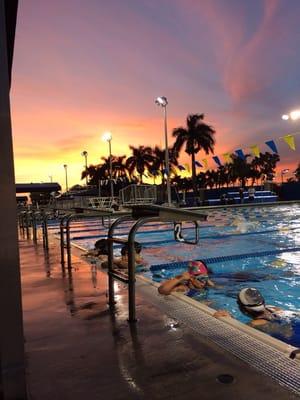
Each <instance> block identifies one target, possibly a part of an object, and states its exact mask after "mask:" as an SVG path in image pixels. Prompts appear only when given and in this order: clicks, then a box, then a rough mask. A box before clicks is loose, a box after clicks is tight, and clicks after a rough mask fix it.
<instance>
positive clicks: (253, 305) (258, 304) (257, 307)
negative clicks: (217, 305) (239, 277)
mask: <svg viewBox="0 0 300 400" xmlns="http://www.w3.org/2000/svg"><path fill="white" fill-rule="evenodd" d="M238 302H239V303H240V305H241V306H242V307H245V308H246V309H247V310H249V311H254V312H261V311H263V310H264V309H265V299H264V298H263V296H262V294H261V293H260V291H259V290H257V289H255V288H244V289H242V290H241V291H240V292H239V294H238Z"/></svg>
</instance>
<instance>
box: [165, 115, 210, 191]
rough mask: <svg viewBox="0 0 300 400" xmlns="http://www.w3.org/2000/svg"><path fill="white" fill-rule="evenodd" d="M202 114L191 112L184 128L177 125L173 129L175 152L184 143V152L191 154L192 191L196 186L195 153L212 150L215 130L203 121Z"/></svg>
mask: <svg viewBox="0 0 300 400" xmlns="http://www.w3.org/2000/svg"><path fill="white" fill-rule="evenodd" d="M203 119H204V114H191V115H188V117H187V119H186V128H183V127H179V128H175V129H174V130H173V136H174V137H175V138H176V140H175V143H174V146H173V148H174V151H175V153H179V152H180V151H181V149H182V148H183V146H184V145H185V152H186V153H187V154H188V155H190V156H191V161H192V180H193V188H194V191H195V192H196V191H197V188H196V165H195V155H196V154H197V153H198V152H199V151H200V150H204V152H205V154H209V153H213V152H214V145H215V139H214V134H215V130H214V128H212V127H211V126H209V125H207V124H206V123H204V122H203Z"/></svg>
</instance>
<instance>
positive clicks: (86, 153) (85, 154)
mask: <svg viewBox="0 0 300 400" xmlns="http://www.w3.org/2000/svg"><path fill="white" fill-rule="evenodd" d="M81 155H82V156H83V157H84V159H85V183H86V186H87V185H88V176H87V156H88V152H87V151H86V150H84V151H83V152H82V153H81Z"/></svg>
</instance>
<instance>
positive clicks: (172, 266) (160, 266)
mask: <svg viewBox="0 0 300 400" xmlns="http://www.w3.org/2000/svg"><path fill="white" fill-rule="evenodd" d="M298 251H300V247H290V248H287V249H278V250H269V251H261V252H259V251H255V252H253V253H245V254H233V255H231V256H220V257H208V258H203V261H205V263H207V264H215V263H219V262H226V261H233V260H243V259H245V258H254V257H266V256H271V255H277V254H282V253H293V252H295V253H296V252H298ZM187 266H188V261H178V262H174V263H166V264H155V265H152V266H151V268H150V270H151V271H157V270H160V269H175V268H182V269H186V268H187Z"/></svg>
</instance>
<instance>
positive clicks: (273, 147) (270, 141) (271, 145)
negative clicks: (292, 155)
mask: <svg viewBox="0 0 300 400" xmlns="http://www.w3.org/2000/svg"><path fill="white" fill-rule="evenodd" d="M265 143H266V145H267V146H269V147H270V149H271V150H272V151H273V153H276V154H278V150H277V147H276V144H275V142H274V140H268V141H267V142H265Z"/></svg>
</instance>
